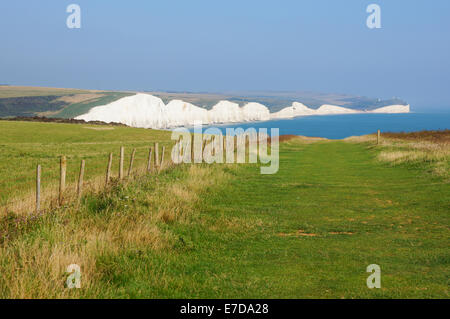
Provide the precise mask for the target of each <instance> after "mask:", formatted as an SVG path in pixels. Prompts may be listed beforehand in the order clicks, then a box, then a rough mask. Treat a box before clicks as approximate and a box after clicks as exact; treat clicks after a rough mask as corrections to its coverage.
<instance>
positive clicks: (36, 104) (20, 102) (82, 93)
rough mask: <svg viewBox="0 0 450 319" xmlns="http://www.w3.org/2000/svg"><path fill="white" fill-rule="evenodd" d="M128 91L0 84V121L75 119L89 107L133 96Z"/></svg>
mask: <svg viewBox="0 0 450 319" xmlns="http://www.w3.org/2000/svg"><path fill="white" fill-rule="evenodd" d="M132 94H134V93H129V92H107V91H98V90H77V89H58V88H45V87H22V86H1V85H0V118H2V117H3V118H8V117H15V116H26V117H30V116H41V117H42V116H45V117H52V118H74V117H76V116H78V115H81V114H84V113H87V112H88V111H89V110H90V109H91V108H93V107H95V106H99V105H105V104H109V103H111V102H114V101H116V100H118V99H120V98H123V97H126V96H129V95H132Z"/></svg>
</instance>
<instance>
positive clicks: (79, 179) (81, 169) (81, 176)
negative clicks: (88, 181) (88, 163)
mask: <svg viewBox="0 0 450 319" xmlns="http://www.w3.org/2000/svg"><path fill="white" fill-rule="evenodd" d="M84 165H85V161H84V160H81V167H80V175H79V177H78V187H77V200H78V201H80V199H81V194H82V192H83V179H84Z"/></svg>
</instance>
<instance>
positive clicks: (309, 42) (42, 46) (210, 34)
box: [0, 0, 450, 110]
mask: <svg viewBox="0 0 450 319" xmlns="http://www.w3.org/2000/svg"><path fill="white" fill-rule="evenodd" d="M71 3H77V4H79V5H80V6H81V10H82V12H81V18H82V22H81V23H82V28H81V29H79V30H71V29H68V28H67V27H66V19H67V16H68V14H67V13H66V7H67V5H69V4H71ZM370 3H377V4H379V5H380V6H381V9H382V29H378V30H370V29H368V28H367V27H366V18H367V16H368V14H367V13H366V7H367V5H368V4H370ZM0 39H1V41H0V43H1V44H0V83H9V84H13V85H36V86H55V87H77V88H95V89H111V90H114V89H122V90H124V89H127V90H181V91H184V90H186V91H213V92H220V91H227V90H239V91H246V90H283V91H285V90H309V91H317V92H326V93H333V92H336V93H349V94H358V95H366V96H370V97H381V98H390V97H393V96H397V97H400V98H403V99H405V100H407V101H408V102H410V103H411V104H412V105H413V106H415V107H416V109H420V110H427V109H432V108H433V109H434V108H441V109H443V110H445V109H450V1H448V0H432V1H426V0H395V1H394V0H384V1H382V0H372V1H365V0H342V1H336V0H308V1H300V0H292V1H283V0H277V1H275V0H271V1H266V0H240V1H235V0H226V1H225V0H221V1H219V0H189V1H187V0H180V1H175V0H151V1H150V0H133V1H113V0H109V1H106V0H103V1H102V0H89V1H88V0H72V1H64V0H53V1H50V0H40V1H29V0H27V1H24V0H14V1H1V2H0Z"/></svg>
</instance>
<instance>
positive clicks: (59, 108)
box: [0, 85, 407, 118]
mask: <svg viewBox="0 0 450 319" xmlns="http://www.w3.org/2000/svg"><path fill="white" fill-rule="evenodd" d="M135 93H137V92H112V91H99V90H77V89H59V88H43V87H42V88H40V87H20V86H1V85H0V118H2V117H3V118H5V117H16V116H19V117H20V116H27V117H32V116H45V117H52V118H75V117H77V116H79V115H82V114H86V113H88V112H89V111H90V110H91V109H92V108H93V107H96V106H101V105H107V104H109V103H112V102H114V101H117V100H119V99H121V98H123V97H127V96H130V95H134V94H135ZM147 93H149V94H152V95H154V96H156V97H159V98H161V99H162V101H163V102H164V103H165V104H169V103H170V102H171V101H173V100H182V101H184V102H185V103H190V104H193V105H196V106H198V107H200V108H204V109H206V110H210V109H212V108H213V106H215V105H217V104H218V103H219V102H220V101H229V102H230V103H236V104H237V105H239V106H241V107H242V106H244V105H245V104H248V103H259V104H262V105H264V106H266V107H267V109H268V110H269V111H270V112H272V113H275V112H278V111H280V110H282V109H283V108H287V107H290V106H291V105H292V104H293V103H294V102H301V103H303V104H304V105H306V106H308V107H309V108H311V109H312V110H317V109H319V108H320V107H321V106H323V105H329V104H331V105H339V106H342V107H345V108H349V109H353V110H358V111H372V110H375V109H377V108H381V107H384V106H388V105H407V103H406V102H404V101H402V100H399V99H390V100H380V99H373V98H367V97H358V96H350V95H342V94H319V93H311V92H229V93H190V92H184V93H183V92H147Z"/></svg>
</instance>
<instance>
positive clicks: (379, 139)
mask: <svg viewBox="0 0 450 319" xmlns="http://www.w3.org/2000/svg"><path fill="white" fill-rule="evenodd" d="M380 141H381V131H380V130H378V132H377V145H378V144H380Z"/></svg>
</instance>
